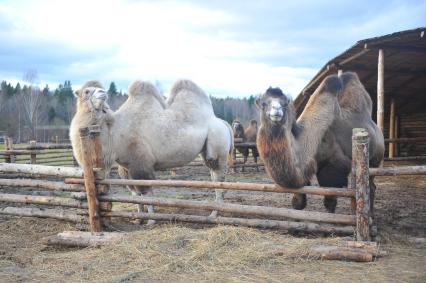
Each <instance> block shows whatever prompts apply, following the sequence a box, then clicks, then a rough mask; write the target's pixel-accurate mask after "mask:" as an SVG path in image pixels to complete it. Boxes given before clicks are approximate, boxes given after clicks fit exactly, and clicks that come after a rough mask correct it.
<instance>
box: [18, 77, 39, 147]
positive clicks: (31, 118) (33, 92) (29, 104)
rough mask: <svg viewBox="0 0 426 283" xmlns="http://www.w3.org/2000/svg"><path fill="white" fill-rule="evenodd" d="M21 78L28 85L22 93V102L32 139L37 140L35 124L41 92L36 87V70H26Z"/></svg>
mask: <svg viewBox="0 0 426 283" xmlns="http://www.w3.org/2000/svg"><path fill="white" fill-rule="evenodd" d="M23 80H24V81H25V82H27V83H28V84H29V86H28V87H27V88H26V89H25V91H23V93H22V104H23V107H24V111H25V114H26V117H27V119H28V123H29V127H30V129H31V135H32V137H31V138H32V139H35V140H37V130H36V129H37V124H38V118H39V114H40V112H39V110H40V106H41V102H42V97H43V93H42V91H40V88H39V87H38V75H37V71H36V70H28V71H27V72H26V73H25V74H24V77H23Z"/></svg>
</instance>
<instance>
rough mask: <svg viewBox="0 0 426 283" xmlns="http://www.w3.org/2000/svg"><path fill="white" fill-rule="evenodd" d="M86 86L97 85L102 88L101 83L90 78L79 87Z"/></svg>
mask: <svg viewBox="0 0 426 283" xmlns="http://www.w3.org/2000/svg"><path fill="white" fill-rule="evenodd" d="M86 87H99V88H104V87H103V86H102V84H101V83H100V82H99V81H97V80H90V81H87V82H85V83H84V85H83V86H82V87H81V89H83V88H86Z"/></svg>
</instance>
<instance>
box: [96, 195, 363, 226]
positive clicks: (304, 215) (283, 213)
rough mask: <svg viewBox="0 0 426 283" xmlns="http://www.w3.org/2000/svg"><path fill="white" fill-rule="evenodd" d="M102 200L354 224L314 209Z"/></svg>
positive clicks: (350, 219)
mask: <svg viewBox="0 0 426 283" xmlns="http://www.w3.org/2000/svg"><path fill="white" fill-rule="evenodd" d="M98 198H99V200H102V201H117V202H126V203H135V204H144V205H156V206H165V207H180V208H192V209H200V210H209V211H210V210H217V211H221V212H230V213H238V214H244V215H261V216H272V217H283V218H290V219H298V220H307V221H314V222H326V223H335V224H346V225H354V224H355V223H356V222H355V216H354V215H344V214H334V213H325V212H316V211H301V210H294V209H288V208H277V207H266V206H256V205H241V204H234V203H218V202H213V201H194V200H181V199H162V198H152V197H142V196H121V195H104V196H98Z"/></svg>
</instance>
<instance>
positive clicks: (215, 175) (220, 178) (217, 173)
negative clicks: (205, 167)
mask: <svg viewBox="0 0 426 283" xmlns="http://www.w3.org/2000/svg"><path fill="white" fill-rule="evenodd" d="M225 174H226V169H225V170H224V169H216V170H214V169H210V175H211V180H212V181H213V182H224V181H225ZM215 193H216V202H223V200H224V196H225V190H222V189H216V190H215ZM217 214H218V211H217V210H214V211H212V212H211V213H210V217H213V218H216V217H217Z"/></svg>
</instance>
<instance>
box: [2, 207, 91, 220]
mask: <svg viewBox="0 0 426 283" xmlns="http://www.w3.org/2000/svg"><path fill="white" fill-rule="evenodd" d="M0 214H5V215H13V216H24V217H40V218H53V219H58V220H64V221H69V222H74V223H87V217H86V216H84V215H79V214H77V213H75V212H73V211H69V210H64V209H45V208H28V207H4V208H0Z"/></svg>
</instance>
